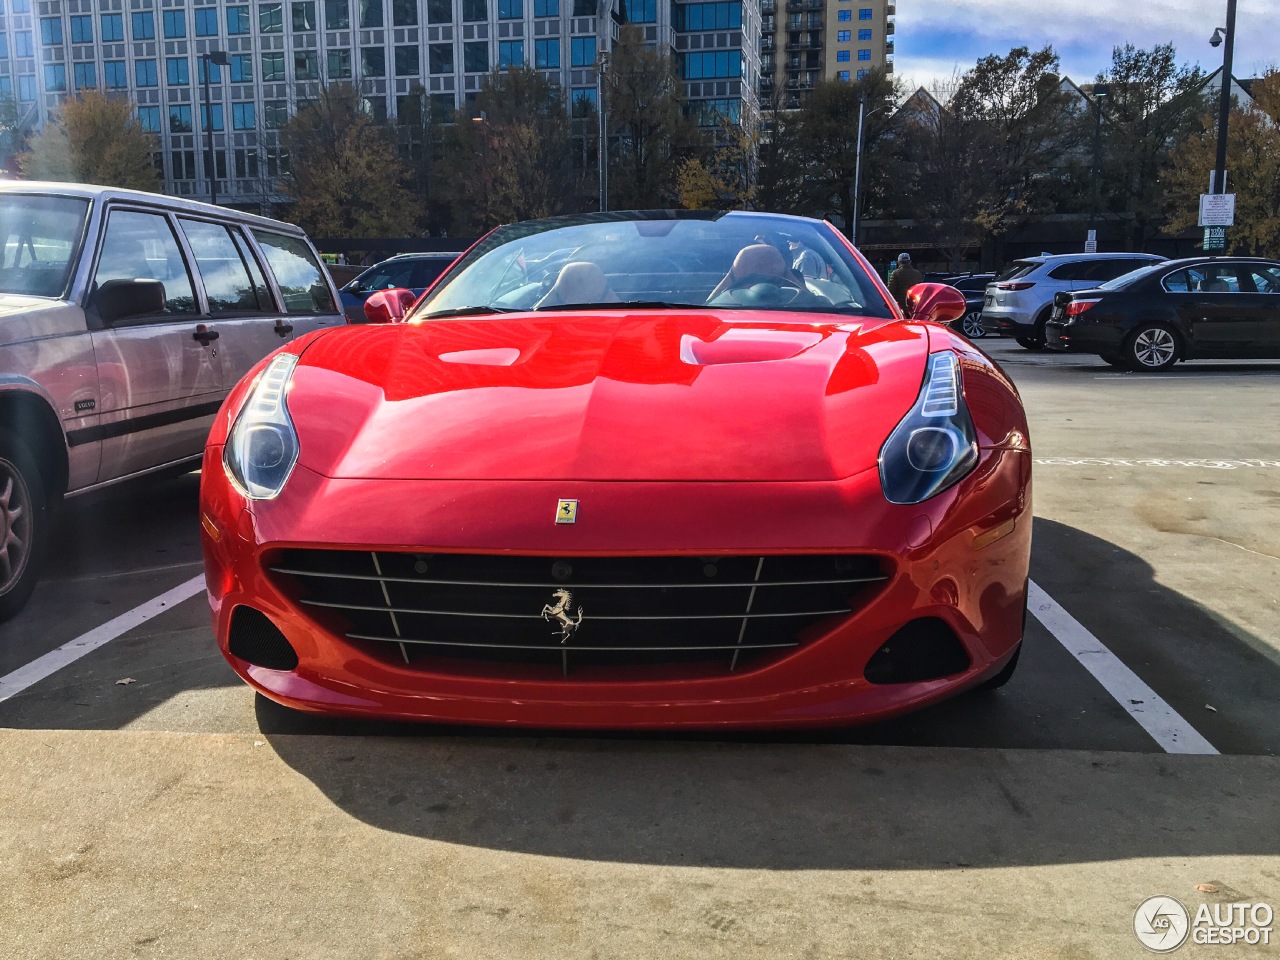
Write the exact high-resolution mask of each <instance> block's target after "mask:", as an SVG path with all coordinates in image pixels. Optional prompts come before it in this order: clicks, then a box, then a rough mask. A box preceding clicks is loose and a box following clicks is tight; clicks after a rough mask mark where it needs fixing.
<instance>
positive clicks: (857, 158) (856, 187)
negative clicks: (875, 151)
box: [849, 87, 867, 247]
mask: <svg viewBox="0 0 1280 960" xmlns="http://www.w3.org/2000/svg"><path fill="white" fill-rule="evenodd" d="M866 115H867V91H866V88H865V87H864V88H863V90H862V95H861V96H860V97H858V145H857V147H856V148H855V149H854V154H853V156H854V160H853V215H852V216H851V217H850V218H849V240H850V241H852V243H853V245H854V246H855V247H856V246H857V245H858V193H859V191H860V190H861V189H862V122H863V121H864V120H865V119H866Z"/></svg>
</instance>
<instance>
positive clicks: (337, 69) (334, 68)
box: [327, 50, 351, 80]
mask: <svg viewBox="0 0 1280 960" xmlns="http://www.w3.org/2000/svg"><path fill="white" fill-rule="evenodd" d="M328 60H329V62H328V64H327V66H328V68H329V79H330V80H349V79H351V51H350V50H330V51H329V54H328Z"/></svg>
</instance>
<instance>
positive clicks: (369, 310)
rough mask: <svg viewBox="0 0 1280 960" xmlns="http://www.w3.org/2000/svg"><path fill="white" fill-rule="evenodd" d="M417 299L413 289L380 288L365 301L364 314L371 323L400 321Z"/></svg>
mask: <svg viewBox="0 0 1280 960" xmlns="http://www.w3.org/2000/svg"><path fill="white" fill-rule="evenodd" d="M417 299H418V298H417V296H416V295H415V294H414V292H413V291H412V290H406V289H404V288H403V287H392V288H391V289H390V290H379V291H377V292H376V293H372V294H370V295H369V299H367V300H366V301H365V302H364V315H365V318H366V319H367V320H368V321H369V322H370V323H399V322H400V321H401V320H403V319H404V315H405V314H406V313H408V312H409V308H410V307H411V306H413V302H414V301H415V300H417Z"/></svg>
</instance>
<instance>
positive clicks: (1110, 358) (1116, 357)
mask: <svg viewBox="0 0 1280 960" xmlns="http://www.w3.org/2000/svg"><path fill="white" fill-rule="evenodd" d="M1098 356H1100V357H1101V358H1102V359H1103V360H1105V361H1106V362H1107V363H1109V364H1111V366H1113V367H1119V368H1120V369H1121V370H1128V369H1129V365H1128V364H1127V363H1126V362H1125V359H1124V357H1123V356H1121V355H1120V354H1118V353H1100V354H1098Z"/></svg>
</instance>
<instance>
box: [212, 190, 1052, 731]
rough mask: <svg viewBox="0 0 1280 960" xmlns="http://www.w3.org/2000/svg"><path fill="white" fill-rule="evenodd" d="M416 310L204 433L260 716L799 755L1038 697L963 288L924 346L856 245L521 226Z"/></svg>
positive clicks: (1003, 410)
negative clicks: (776, 735)
mask: <svg viewBox="0 0 1280 960" xmlns="http://www.w3.org/2000/svg"><path fill="white" fill-rule="evenodd" d="M411 300H412V297H411V295H408V294H407V293H406V292H404V291H385V292H382V293H379V294H377V295H375V297H373V298H371V300H370V302H369V305H368V306H367V308H366V309H367V312H368V313H369V315H370V319H371V320H374V321H382V322H380V323H373V324H370V325H364V326H354V327H344V328H338V329H332V330H327V331H322V332H319V333H316V334H313V335H310V336H307V337H303V338H300V339H298V340H297V341H295V342H293V343H290V344H288V345H286V346H284V347H282V348H281V349H280V350H279V351H278V352H277V353H275V354H274V355H273V356H271V357H269V358H267V360H265V361H263V363H262V364H260V365H259V366H258V368H257V369H256V370H254V371H253V372H252V373H251V374H250V375H249V376H248V377H247V378H246V379H245V380H244V381H242V382H241V383H240V384H239V385H238V386H237V387H236V389H235V390H233V391H232V393H231V395H230V396H229V397H228V399H227V401H226V404H225V405H224V407H223V408H222V411H221V413H220V414H219V415H218V418H217V422H216V424H215V426H214V428H213V431H212V434H211V435H210V437H209V443H208V448H207V449H206V451H205V457H204V470H203V477H202V481H201V492H200V513H201V526H202V537H203V546H204V556H205V570H206V577H207V581H208V590H209V601H210V604H211V606H212V610H213V622H214V630H215V633H216V637H217V643H218V646H219V648H220V649H221V651H222V653H223V654H224V655H225V656H226V658H227V660H228V662H229V663H230V664H231V666H232V668H233V669H234V670H235V671H236V673H238V674H239V675H240V676H241V677H242V678H244V680H245V681H246V682H248V683H249V684H250V685H251V686H252V687H253V688H254V689H256V690H258V691H260V692H261V693H262V694H264V695H266V696H267V697H269V698H271V699H272V700H275V701H278V702H279V703H282V704H285V705H287V706H290V707H293V708H296V709H299V710H304V711H313V712H318V713H329V714H342V715H348V716H366V717H388V718H408V719H420V720H432V721H445V722H457V723H475V724H493V725H502V724H521V725H529V726H536V727H586V728H621V727H632V728H701V729H716V728H720V729H724V728H752V727H775V728H776V727H802V726H822V725H841V724H849V723H854V722H859V721H866V720H870V719H874V718H880V717H886V716H890V715H893V714H897V713H901V712H903V711H906V710H910V709H914V708H917V707H920V706H923V705H925V704H929V703H932V702H935V701H937V700H941V699H943V698H945V697H948V696H951V695H953V694H956V693H959V692H960V691H963V690H966V689H969V688H973V687H978V686H986V687H994V686H999V685H1000V684H1002V683H1004V682H1005V681H1006V680H1007V679H1008V678H1009V676H1010V675H1011V674H1012V673H1013V669H1014V666H1015V664H1016V663H1017V659H1018V653H1019V649H1020V644H1021V641H1022V632H1023V626H1024V621H1025V610H1026V583H1027V569H1028V563H1029V554H1030V545H1031V499H1030V484H1031V456H1030V449H1029V444H1028V438H1027V424H1026V418H1025V415H1024V413H1023V410H1022V406H1021V403H1020V401H1019V398H1018V395H1017V392H1016V391H1015V389H1014V387H1013V384H1012V383H1011V382H1010V381H1009V380H1008V378H1007V377H1006V376H1005V375H1004V373H1003V372H1002V371H1001V370H1000V369H999V368H998V367H997V366H996V365H995V364H994V363H992V361H991V360H990V359H988V358H987V357H986V356H984V355H983V354H982V353H981V352H979V351H978V350H976V349H975V348H974V347H973V346H972V345H971V344H970V343H969V342H968V341H967V340H966V339H964V337H962V336H960V335H959V334H957V333H954V332H952V331H951V330H950V329H949V328H948V327H947V326H945V325H944V324H945V323H946V322H949V321H951V320H954V319H956V318H958V317H959V316H960V315H961V313H962V312H963V310H964V300H963V298H962V297H961V296H960V294H958V293H956V291H954V290H953V289H952V288H950V287H946V286H941V285H936V286H935V285H930V284H922V285H920V286H917V287H915V288H913V290H912V291H911V293H910V301H911V304H912V305H913V307H914V309H913V311H912V312H913V316H912V318H911V319H904V318H903V316H902V314H901V313H900V312H899V310H898V309H897V307H896V306H895V305H894V303H893V301H892V299H891V298H890V296H889V295H888V293H887V291H886V290H885V288H884V286H883V285H882V284H881V283H880V281H879V280H878V279H877V277H876V276H875V273H874V271H873V270H872V269H871V268H870V267H869V265H868V264H867V262H866V261H865V260H864V259H863V258H862V256H861V255H860V254H859V253H858V252H857V251H856V250H855V249H854V248H853V247H852V246H850V244H849V243H848V242H847V241H846V240H845V239H844V237H843V236H841V235H840V234H839V233H838V232H837V231H836V230H835V229H834V228H832V227H831V226H830V225H829V224H826V223H823V222H820V221H815V220H807V219H800V218H795V217H783V216H776V215H769V214H757V213H719V212H715V213H706V212H695V211H676V212H671V211H660V212H641V213H634V212H633V213H602V214H586V215H581V216H570V217H557V218H552V219H546V220H539V221H533V222H526V223H517V224H512V225H508V226H504V227H501V228H499V229H497V230H495V231H493V232H492V233H490V234H489V235H488V236H486V237H484V238H483V239H482V240H480V241H479V242H478V243H477V244H476V245H475V246H474V247H473V248H472V249H471V250H470V251H469V252H468V253H467V254H466V255H465V256H463V257H462V258H461V259H460V260H459V261H458V262H457V263H456V264H455V265H454V266H453V267H452V268H450V270H449V271H448V272H447V273H446V274H445V275H444V276H443V277H442V278H441V279H440V280H439V281H438V282H437V283H436V284H435V286H434V287H432V288H431V289H430V290H428V291H427V292H426V293H425V294H424V295H423V296H422V297H421V298H420V299H418V300H417V302H416V303H409V301H411ZM388 321H390V322H388Z"/></svg>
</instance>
